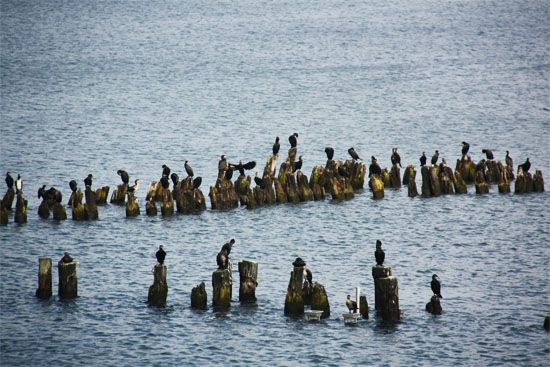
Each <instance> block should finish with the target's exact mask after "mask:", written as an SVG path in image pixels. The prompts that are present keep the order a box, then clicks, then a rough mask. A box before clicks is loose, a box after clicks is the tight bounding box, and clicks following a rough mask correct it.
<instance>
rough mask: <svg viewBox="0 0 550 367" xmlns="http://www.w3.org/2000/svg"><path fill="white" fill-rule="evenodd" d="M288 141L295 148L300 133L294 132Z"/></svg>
mask: <svg viewBox="0 0 550 367" xmlns="http://www.w3.org/2000/svg"><path fill="white" fill-rule="evenodd" d="M288 142H289V143H290V147H291V148H295V147H296V145H298V133H294V134H292V135H290V136H289V137H288Z"/></svg>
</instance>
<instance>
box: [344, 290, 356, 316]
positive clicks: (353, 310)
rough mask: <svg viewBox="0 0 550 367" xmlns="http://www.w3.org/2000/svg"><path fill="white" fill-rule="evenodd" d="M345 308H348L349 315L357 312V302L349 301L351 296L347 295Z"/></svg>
mask: <svg viewBox="0 0 550 367" xmlns="http://www.w3.org/2000/svg"><path fill="white" fill-rule="evenodd" d="M346 306H348V310H349V312H350V313H356V312H357V302H355V301H353V300H352V299H351V295H349V294H348V297H347V298H346Z"/></svg>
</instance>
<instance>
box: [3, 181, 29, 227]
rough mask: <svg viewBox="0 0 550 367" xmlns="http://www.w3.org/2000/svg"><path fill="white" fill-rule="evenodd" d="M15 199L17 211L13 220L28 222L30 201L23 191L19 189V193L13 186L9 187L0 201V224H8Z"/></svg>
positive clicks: (21, 222)
mask: <svg viewBox="0 0 550 367" xmlns="http://www.w3.org/2000/svg"><path fill="white" fill-rule="evenodd" d="M14 199H15V213H14V215H13V221H14V222H15V223H20V224H23V223H27V206H28V201H27V199H25V196H24V194H23V191H17V194H16V193H15V191H14V190H13V188H12V187H9V188H8V191H6V193H5V195H4V197H3V198H2V201H0V224H1V225H6V224H8V222H9V212H10V211H12V205H13V200H14Z"/></svg>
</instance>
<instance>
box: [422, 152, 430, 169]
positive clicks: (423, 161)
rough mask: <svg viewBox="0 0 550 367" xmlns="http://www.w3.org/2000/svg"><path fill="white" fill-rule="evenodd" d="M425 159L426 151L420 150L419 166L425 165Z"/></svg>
mask: <svg viewBox="0 0 550 367" xmlns="http://www.w3.org/2000/svg"><path fill="white" fill-rule="evenodd" d="M427 159H428V158H426V152H422V155H421V156H420V167H422V166H425V165H426V160H427Z"/></svg>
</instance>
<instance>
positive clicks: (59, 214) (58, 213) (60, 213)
mask: <svg viewBox="0 0 550 367" xmlns="http://www.w3.org/2000/svg"><path fill="white" fill-rule="evenodd" d="M52 212H53V219H55V220H67V210H66V209H65V207H64V206H63V205H62V204H61V203H57V202H56V203H54V204H53V206H52Z"/></svg>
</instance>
